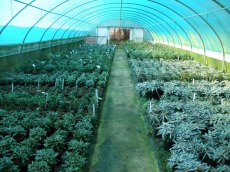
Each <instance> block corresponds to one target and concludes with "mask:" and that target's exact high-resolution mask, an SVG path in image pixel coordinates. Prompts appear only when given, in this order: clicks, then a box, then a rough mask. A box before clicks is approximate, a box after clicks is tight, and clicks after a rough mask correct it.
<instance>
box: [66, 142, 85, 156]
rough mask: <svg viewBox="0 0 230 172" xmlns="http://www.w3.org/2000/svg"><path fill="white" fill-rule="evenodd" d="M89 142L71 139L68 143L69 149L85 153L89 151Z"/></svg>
mask: <svg viewBox="0 0 230 172" xmlns="http://www.w3.org/2000/svg"><path fill="white" fill-rule="evenodd" d="M88 148H89V143H87V142H84V141H82V140H80V141H78V140H75V139H72V140H70V142H69V144H68V150H69V151H77V152H79V153H80V154H81V155H85V154H86V153H87V152H88Z"/></svg>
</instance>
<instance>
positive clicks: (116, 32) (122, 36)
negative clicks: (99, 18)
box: [109, 28, 130, 42]
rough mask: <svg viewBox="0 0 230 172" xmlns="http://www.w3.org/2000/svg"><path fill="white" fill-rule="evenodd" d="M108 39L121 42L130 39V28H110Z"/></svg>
mask: <svg viewBox="0 0 230 172" xmlns="http://www.w3.org/2000/svg"><path fill="white" fill-rule="evenodd" d="M109 31H110V41H111V42H122V41H127V40H130V29H123V28H110V30H109Z"/></svg>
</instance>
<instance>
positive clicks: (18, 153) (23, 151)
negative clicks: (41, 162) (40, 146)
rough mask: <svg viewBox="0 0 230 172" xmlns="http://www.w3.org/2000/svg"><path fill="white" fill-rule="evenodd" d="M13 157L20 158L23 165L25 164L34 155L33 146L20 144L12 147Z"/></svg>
mask: <svg viewBox="0 0 230 172" xmlns="http://www.w3.org/2000/svg"><path fill="white" fill-rule="evenodd" d="M12 152H13V157H14V158H16V159H18V160H20V162H21V164H22V165H25V164H26V163H28V160H29V159H30V157H31V155H32V153H33V152H32V149H31V147H28V146H25V145H18V146H16V147H14V148H13V149H12Z"/></svg>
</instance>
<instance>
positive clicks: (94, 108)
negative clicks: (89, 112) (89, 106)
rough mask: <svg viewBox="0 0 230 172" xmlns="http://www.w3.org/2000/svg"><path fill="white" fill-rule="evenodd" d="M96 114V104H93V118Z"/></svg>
mask: <svg viewBox="0 0 230 172" xmlns="http://www.w3.org/2000/svg"><path fill="white" fill-rule="evenodd" d="M95 114H96V107H95V104H93V116H95Z"/></svg>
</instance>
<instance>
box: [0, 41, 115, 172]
mask: <svg viewBox="0 0 230 172" xmlns="http://www.w3.org/2000/svg"><path fill="white" fill-rule="evenodd" d="M114 48H115V47H113V46H99V45H94V46H92V45H88V46H86V45H84V46H79V47H77V48H76V49H74V50H71V51H70V52H67V53H62V54H58V55H51V54H50V55H47V57H48V58H42V60H35V61H31V62H29V63H28V64H27V65H26V66H25V67H23V68H22V71H21V72H20V73H3V74H1V76H0V89H1V95H0V108H1V109H0V125H1V130H0V134H1V141H0V150H1V154H0V159H1V161H0V162H1V163H0V171H63V170H64V171H82V170H84V169H85V168H86V166H87V163H88V160H89V154H90V147H91V144H92V143H91V142H92V136H93V133H94V130H95V129H94V126H96V125H97V122H96V121H97V119H96V118H97V116H98V115H97V114H98V112H99V108H97V107H100V105H101V103H100V102H99V101H98V100H99V99H100V97H103V95H104V92H105V88H106V84H107V81H108V78H109V72H110V68H111V64H112V57H113V54H114ZM93 104H94V105H95V109H93ZM96 105H98V106H96ZM74 143H76V145H74ZM74 146H76V147H74ZM74 148H76V150H74V153H73V149H74ZM73 163H74V164H73Z"/></svg>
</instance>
